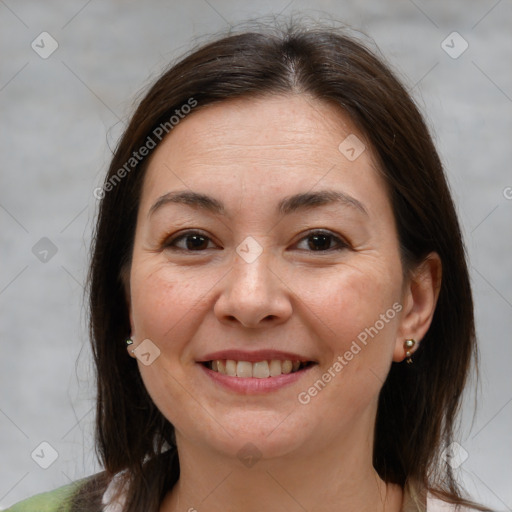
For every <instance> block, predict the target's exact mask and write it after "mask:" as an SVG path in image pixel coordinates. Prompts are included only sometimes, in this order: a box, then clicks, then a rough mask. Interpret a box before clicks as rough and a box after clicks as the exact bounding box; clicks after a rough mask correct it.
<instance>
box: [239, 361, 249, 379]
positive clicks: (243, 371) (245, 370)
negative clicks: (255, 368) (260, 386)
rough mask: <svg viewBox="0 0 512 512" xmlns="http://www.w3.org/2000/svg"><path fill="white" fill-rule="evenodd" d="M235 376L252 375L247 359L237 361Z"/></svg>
mask: <svg viewBox="0 0 512 512" xmlns="http://www.w3.org/2000/svg"><path fill="white" fill-rule="evenodd" d="M236 376H237V377H252V364H251V363H249V361H238V363H236Z"/></svg>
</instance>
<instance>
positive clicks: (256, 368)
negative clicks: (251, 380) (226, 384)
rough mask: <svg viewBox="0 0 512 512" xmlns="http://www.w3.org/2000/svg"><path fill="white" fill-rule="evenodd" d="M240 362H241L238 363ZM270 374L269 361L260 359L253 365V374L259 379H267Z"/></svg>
mask: <svg viewBox="0 0 512 512" xmlns="http://www.w3.org/2000/svg"><path fill="white" fill-rule="evenodd" d="M238 364H240V363H238ZM269 375H270V370H269V368H268V363H267V361H260V362H258V363H254V364H253V365H252V376H253V377H256V378H258V379H266V378H267V377H268V376H269Z"/></svg>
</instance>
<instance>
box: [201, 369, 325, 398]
mask: <svg viewBox="0 0 512 512" xmlns="http://www.w3.org/2000/svg"><path fill="white" fill-rule="evenodd" d="M198 364H199V366H200V367H201V368H202V369H203V371H204V372H205V373H206V375H207V376H208V377H210V379H212V380H213V381H214V382H216V383H217V384H220V385H221V386H223V387H224V388H226V389H229V390H230V391H235V392H237V393H242V394H245V395H261V394H264V393H271V392H272V391H277V390H278V389H281V388H284V387H285V386H288V385H290V384H292V383H293V382H297V381H298V380H299V379H300V378H301V377H303V376H304V375H306V374H307V373H308V372H309V370H311V368H313V366H315V365H312V366H308V367H307V368H304V369H302V370H299V371H298V372H294V373H286V374H281V375H279V376H277V377H267V378H263V379H257V378H255V377H231V376H229V375H224V374H223V373H219V372H215V371H213V370H210V369H209V368H207V367H206V366H204V365H202V364H200V363H198Z"/></svg>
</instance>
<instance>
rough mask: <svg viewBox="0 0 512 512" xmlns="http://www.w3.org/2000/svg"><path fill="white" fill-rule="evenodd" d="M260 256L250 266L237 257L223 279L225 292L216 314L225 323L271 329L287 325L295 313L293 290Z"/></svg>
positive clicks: (215, 308) (269, 262) (216, 307)
mask: <svg viewBox="0 0 512 512" xmlns="http://www.w3.org/2000/svg"><path fill="white" fill-rule="evenodd" d="M271 266H272V262H271V261H270V258H267V257H266V256H265V253H263V254H261V255H260V256H259V257H258V258H257V259H256V260H255V261H253V262H251V263H247V262H246V261H244V260H243V259H242V258H239V257H236V258H235V262H234V264H233V267H232V269H231V270H230V271H229V273H228V274H227V275H226V276H225V277H224V279H222V280H221V286H222V290H221V292H220V295H219V297H218V299H217V301H216V303H215V306H214V312H215V315H216V317H217V318H218V319H219V321H220V322H222V323H227V324H230V325H233V324H236V323H239V324H241V325H243V326H244V327H251V328H257V327H268V326H270V325H279V324H281V323H284V322H286V321H287V320H288V319H289V318H290V316H291V314H292V303H291V301H290V295H291V291H290V289H289V288H288V286H287V285H286V282H285V280H284V279H283V278H282V277H280V276H279V275H278V272H277V269H275V265H274V269H273V268H271Z"/></svg>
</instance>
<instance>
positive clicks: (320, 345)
mask: <svg viewBox="0 0 512 512" xmlns="http://www.w3.org/2000/svg"><path fill="white" fill-rule="evenodd" d="M347 137H348V139H347ZM355 137H357V138H355ZM363 143H364V137H363V136H362V135H361V134H360V132H358V131H357V130H356V128H355V127H354V126H353V124H352V123H351V122H350V120H349V119H348V117H347V116H345V115H343V114H342V113H341V112H340V111H338V110H337V109H336V108H335V107H333V106H331V105H328V104H326V103H323V102H320V101H319V100H315V99H312V98H309V97H307V96H301V95H296V96H288V97H284V96H272V97H265V98H260V99H240V100H232V101H228V102H223V103H219V104H217V105H214V106H208V107H206V108H204V109H203V110H198V111H197V112H194V113H192V114H191V115H189V117H187V118H185V119H184V120H182V121H181V122H180V123H179V124H178V125H177V126H175V127H174V129H173V131H172V132H171V134H170V135H169V136H168V137H167V138H166V139H164V141H163V142H162V143H161V145H160V146H159V147H158V148H157V149H156V151H155V153H154V154H153V156H152V159H151V162H150V164H149V167H148V170H147V175H146V177H145V182H144V187H143V191H142V197H141V203H140V209H139V214H138V221H137V227H136V234H135V243H134V249H133V260H132V266H131V272H130V315H131V325H132V334H133V339H134V342H135V344H134V345H133V346H132V347H131V348H133V347H134V346H135V347H138V346H139V344H141V343H142V342H144V344H143V345H141V346H140V348H139V349H137V350H136V352H135V354H136V355H137V358H138V365H139V369H140V372H141V374H142V378H143V380H144V383H145V385H146V387H147V390H148V392H149V394H150V395H151V397H152V399H153V401H154V402H155V404H156V405H157V406H158V408H159V409H160V410H161V412H162V413H163V414H164V415H165V417H166V418H167V419H168V420H169V421H170V422H172V424H173V425H174V426H175V428H176V433H177V437H178V443H179V442H180V439H181V440H185V439H187V440H188V441H189V442H194V443H195V444H196V445H200V446H201V447H202V448H209V449H211V450H213V451H215V452H217V453H224V454H228V455H232V456H234V455H236V454H237V453H239V452H240V450H242V452H243V450H244V449H247V445H246V443H248V442H250V443H252V444H253V445H255V446H256V447H257V449H258V450H259V451H260V452H261V453H262V455H263V457H272V456H282V455H286V454H293V453H294V452H295V451H298V450H300V451H301V453H303V454H307V453H318V451H319V450H327V449H328V447H329V446H332V443H333V440H336V439H345V440H346V439H352V440H354V442H357V439H359V438H361V440H365V442H366V443H367V444H368V439H370V437H369V436H371V434H372V432H373V424H374V419H375V414H376V406H377V398H378V393H379V391H380V389H381V387H382V385H383V382H384V380H385V378H386V375H387V373H388V371H389V369H390V365H391V362H392V361H393V359H394V360H397V361H398V360H401V358H402V357H403V341H404V339H405V338H406V337H408V333H407V332H404V325H403V317H404V315H403V312H401V310H402V307H404V308H405V304H404V301H407V300H408V299H407V295H406V294H407V292H406V290H407V286H404V282H403V277H402V266H401V262H400V255H399V246H398V238H397V233H396V229H395V223H394V218H393V214H392V209H391V205H390V201H389V198H388V196H387V192H386V187H385V184H384V181H383V179H382V177H381V176H380V175H379V174H378V172H377V171H376V168H375V163H374V160H373V157H372V154H371V151H370V149H369V147H368V144H366V149H365V148H364V147H363V146H362V145H361V144H363ZM359 153H360V154H359ZM144 340H146V341H144ZM212 361H213V362H212ZM226 361H227V362H226ZM299 362H300V363H301V364H300V366H299ZM297 367H298V368H299V369H298V370H297ZM290 370H291V372H290ZM225 372H227V374H225ZM235 374H236V375H235ZM251 374H252V375H253V377H250V376H249V375H251ZM269 375H270V376H269ZM244 447H245V448H244Z"/></svg>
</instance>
